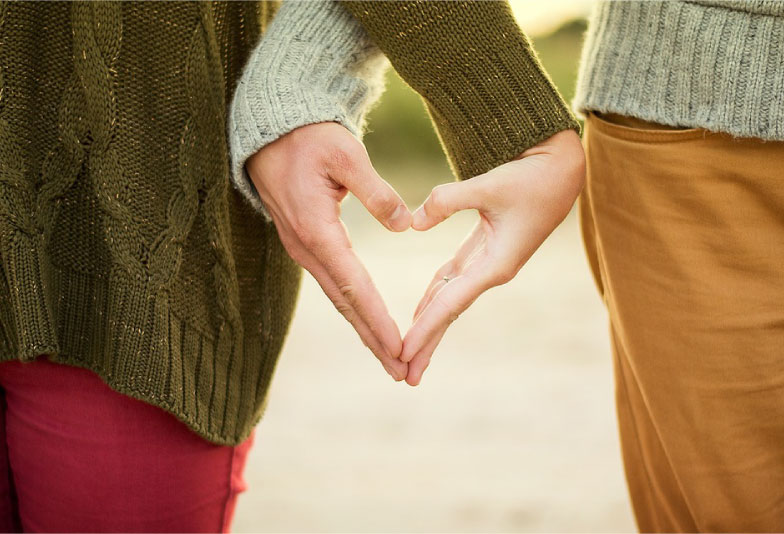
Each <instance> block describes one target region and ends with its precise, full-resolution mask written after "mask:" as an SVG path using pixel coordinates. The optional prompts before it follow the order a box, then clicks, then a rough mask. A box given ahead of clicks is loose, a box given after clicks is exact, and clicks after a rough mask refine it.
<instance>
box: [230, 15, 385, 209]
mask: <svg viewBox="0 0 784 534" xmlns="http://www.w3.org/2000/svg"><path fill="white" fill-rule="evenodd" d="M388 65H389V62H388V61H387V59H386V57H384V55H383V53H382V52H381V51H380V50H379V49H378V48H377V47H376V46H375V45H374V44H373V42H372V41H371V40H370V39H369V37H368V35H367V33H366V31H365V29H364V28H363V27H362V26H361V25H360V24H359V23H358V22H357V21H356V19H354V18H353V17H352V16H351V15H350V14H349V13H348V12H347V11H346V10H345V9H344V8H343V7H342V6H341V5H340V4H338V3H337V2H334V1H332V0H317V1H306V2H305V1H295V0H286V1H284V2H283V3H282V5H281V7H280V9H279V11H278V13H277V14H276V15H275V18H274V19H273V20H272V22H271V23H270V25H269V27H268V28H267V31H266V33H265V34H264V37H263V38H262V39H261V41H260V42H259V44H258V45H257V46H256V48H254V50H253V51H252V52H251V54H250V56H249V59H248V61H247V63H246V65H245V66H244V68H243V72H242V74H241V76H240V78H239V81H238V84H237V88H236V90H235V92H234V95H233V97H232V101H231V104H230V108H229V114H228V125H227V127H228V140H229V153H230V159H231V182H232V184H233V185H234V186H235V187H236V188H237V189H238V190H239V191H240V192H241V193H242V194H243V196H244V197H245V198H246V199H247V200H248V201H249V202H250V203H251V205H252V206H253V207H254V208H255V209H257V210H258V211H260V212H261V213H262V214H263V215H264V216H265V217H266V218H267V220H269V213H267V211H266V209H265V207H264V205H263V203H262V201H261V198H260V197H259V194H258V192H257V191H256V188H255V186H254V185H253V182H252V181H251V179H250V176H249V175H248V172H247V170H246V169H245V162H246V160H247V159H248V158H249V157H250V156H252V155H253V154H254V153H256V152H257V151H258V150H259V149H261V148H262V147H264V146H265V145H267V144H269V143H271V142H273V141H275V140H276V139H278V138H279V137H281V136H283V135H285V134H286V133H288V132H290V131H292V130H294V129H296V128H298V127H300V126H305V125H307V124H313V123H317V122H329V121H331V122H337V123H340V124H342V125H343V126H345V127H346V128H347V129H348V130H349V131H351V133H352V134H354V135H355V136H356V137H358V138H360V139H361V137H362V133H363V128H364V123H365V114H366V113H367V111H368V110H369V108H370V106H371V105H372V104H373V103H374V102H375V101H376V100H377V99H378V98H379V96H380V95H381V93H382V92H383V90H384V73H385V71H386V69H387V67H388Z"/></svg>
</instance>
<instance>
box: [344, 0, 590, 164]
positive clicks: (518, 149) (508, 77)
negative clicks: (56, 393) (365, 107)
mask: <svg viewBox="0 0 784 534" xmlns="http://www.w3.org/2000/svg"><path fill="white" fill-rule="evenodd" d="M341 3H342V5H343V6H344V7H345V8H346V9H347V10H348V11H350V12H351V13H352V14H353V15H354V16H356V17H357V19H358V20H359V21H360V22H361V23H362V25H363V26H364V27H365V28H366V29H367V31H368V33H369V34H370V37H371V38H372V39H373V41H374V42H376V43H377V44H378V46H379V48H381V50H382V51H383V52H384V53H385V54H386V56H387V57H388V58H389V60H390V62H391V63H392V66H393V67H394V68H395V70H396V71H397V72H398V73H399V74H400V76H401V77H402V78H403V79H404V80H405V81H406V82H407V83H408V84H409V85H410V86H411V87H412V88H413V89H414V90H415V91H416V92H418V93H419V94H420V95H421V96H422V98H423V99H424V102H425V105H426V108H427V111H428V113H429V114H430V117H431V119H432V120H433V123H434V125H435V127H436V131H437V133H438V136H439V139H440V141H441V144H442V145H443V147H444V148H445V150H446V154H447V157H448V160H449V163H450V165H451V167H452V170H453V171H454V172H455V174H456V175H457V177H458V178H459V179H466V178H470V177H472V176H475V175H478V174H482V173H484V172H487V171H489V170H491V169H493V168H495V167H497V166H498V165H501V164H503V163H506V162H508V161H510V160H511V159H513V158H514V157H516V156H518V155H519V154H521V153H522V152H524V151H525V150H526V149H528V148H530V147H532V146H534V145H536V144H538V143H539V142H541V141H544V140H545V139H547V138H548V137H551V136H552V135H553V134H555V133H557V132H559V131H561V130H567V129H570V128H573V129H575V130H577V131H579V125H578V123H577V122H576V120H575V118H574V116H573V115H572V114H571V112H570V110H569V108H568V106H567V105H566V103H565V102H564V101H563V99H562V98H561V96H560V94H559V93H558V91H557V90H556V89H555V86H554V85H553V83H552V81H551V80H550V78H549V76H548V75H547V73H546V72H545V71H544V70H543V68H542V66H541V64H540V62H539V60H538V58H537V56H536V53H535V52H534V50H533V48H532V47H531V44H530V42H529V40H528V39H527V38H526V36H525V35H524V34H523V32H522V31H521V30H520V27H519V26H518V25H517V23H516V22H515V19H514V16H513V15H512V12H511V8H510V7H509V3H508V2H505V1H503V2H500V1H495V0H489V1H482V2H476V1H459V2H455V1H438V2H433V1H426V0H424V1H423V0H419V1H408V0H405V1H396V2H383V1H382V2H376V1H374V0H368V1H354V0H349V1H344V2H341Z"/></svg>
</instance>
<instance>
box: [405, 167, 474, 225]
mask: <svg viewBox="0 0 784 534" xmlns="http://www.w3.org/2000/svg"><path fill="white" fill-rule="evenodd" d="M484 189H485V188H484V187H483V183H482V181H481V180H477V179H476V178H471V179H469V180H463V181H462V182H453V183H449V184H441V185H438V186H436V187H435V188H433V190H432V191H431V192H430V195H428V197H427V198H426V199H425V202H424V203H423V204H422V205H421V206H420V207H419V208H417V209H416V210H415V211H414V215H413V221H412V227H413V228H414V230H420V231H421V230H429V229H430V228H432V227H433V226H435V225H437V224H438V223H440V222H441V221H443V220H445V219H446V218H448V217H450V216H451V215H453V214H454V213H457V212H458V211H461V210H466V209H480V210H481V209H482V208H483V206H484V202H483V200H484Z"/></svg>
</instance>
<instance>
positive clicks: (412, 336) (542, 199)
mask: <svg viewBox="0 0 784 534" xmlns="http://www.w3.org/2000/svg"><path fill="white" fill-rule="evenodd" d="M584 180H585V155H584V152H583V148H582V145H581V144H580V138H579V136H578V135H577V133H576V132H575V131H574V130H565V131H562V132H559V133H557V134H555V135H553V136H552V137H550V138H549V139H547V140H546V141H544V142H542V143H540V144H538V145H536V146H534V147H532V148H530V149H528V150H526V151H525V152H523V153H522V154H521V155H520V156H518V158H516V159H515V160H513V161H510V162H509V163H505V164H504V165H500V166H498V167H496V168H495V169H493V170H491V171H489V172H487V173H485V174H482V175H479V176H475V177H473V178H471V179H469V180H465V181H462V182H455V183H450V184H443V185H439V186H437V187H436V188H435V189H433V191H432V192H431V193H430V196H429V197H428V198H427V200H425V203H424V204H423V205H422V206H421V207H419V209H417V210H416V211H415V212H414V216H413V227H414V229H415V230H428V229H430V228H432V227H433V226H435V225H436V224H438V223H440V222H441V221H443V220H444V219H446V218H447V217H449V216H450V215H452V214H453V213H456V212H457V211H460V210H465V209H476V210H479V222H478V223H477V225H476V227H475V228H474V230H473V231H472V232H471V234H470V235H469V236H468V238H467V239H466V240H465V241H464V242H463V244H462V245H461V246H460V248H459V250H458V251H457V254H455V256H454V257H453V258H452V259H451V260H449V261H448V262H447V263H446V264H444V265H443V266H442V267H441V268H440V269H439V270H438V271H437V272H436V275H435V276H434V277H433V280H432V281H431V282H430V285H429V286H428V288H427V290H426V291H425V295H424V297H423V298H422V300H421V301H420V302H419V305H418V306H417V309H416V311H415V312H414V323H413V325H412V326H411V328H410V330H409V331H408V333H407V334H406V337H405V339H404V340H403V353H402V354H401V357H400V359H401V360H402V361H404V362H409V366H408V375H407V377H406V382H407V383H408V384H410V385H412V386H415V385H417V384H419V382H420V380H421V379H422V373H424V371H425V369H426V368H427V366H428V365H429V364H430V358H431V356H432V354H433V351H434V350H435V348H436V346H437V345H438V343H439V342H440V341H441V338H442V337H443V336H444V333H445V332H446V330H447V328H448V327H449V325H450V324H451V323H452V322H453V321H454V320H455V319H457V317H458V316H459V315H460V314H461V313H463V311H465V310H466V308H468V306H470V305H471V303H473V302H474V301H475V300H476V299H477V297H479V295H481V294H482V293H483V292H484V291H486V290H487V289H489V288H491V287H494V286H498V285H501V284H505V283H506V282H508V281H510V280H511V279H512V278H514V277H515V275H516V274H517V273H518V271H519V270H520V269H521V268H522V266H523V265H524V264H525V262H526V261H528V259H529V258H530V257H531V255H532V254H533V253H534V251H535V250H536V249H537V248H539V245H541V244H542V242H543V241H544V240H545V238H546V237H547V236H548V235H549V234H550V232H552V231H553V230H554V229H555V228H556V226H558V224H560V222H561V221H562V220H563V219H564V218H565V217H566V215H567V214H568V213H569V210H570V209H571V207H572V204H573V203H574V201H575V199H576V198H577V195H578V194H579V193H580V190H581V189H582V187H583V183H584ZM444 277H447V279H448V281H446V279H445V278H444Z"/></svg>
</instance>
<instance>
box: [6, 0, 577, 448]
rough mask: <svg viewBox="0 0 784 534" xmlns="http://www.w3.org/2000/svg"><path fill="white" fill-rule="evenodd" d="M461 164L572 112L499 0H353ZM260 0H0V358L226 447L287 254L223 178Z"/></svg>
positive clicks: (252, 414) (260, 391) (278, 333)
mask: <svg viewBox="0 0 784 534" xmlns="http://www.w3.org/2000/svg"><path fill="white" fill-rule="evenodd" d="M345 6H346V8H347V9H348V10H349V11H351V12H352V13H353V14H354V15H356V16H357V17H358V19H359V20H360V22H361V23H362V24H363V26H364V27H365V28H366V29H367V31H368V33H369V34H370V35H371V37H372V38H373V39H374V40H375V42H376V43H377V44H378V46H379V47H380V48H381V49H382V50H383V51H384V52H385V53H386V54H387V55H388V56H389V58H390V61H391V62H392V64H393V66H394V67H395V68H396V69H397V70H398V71H399V72H400V74H401V75H402V76H403V78H404V79H405V80H406V81H408V82H409V83H410V84H411V85H412V86H413V87H414V88H415V89H416V90H417V91H419V92H420V93H421V94H422V95H423V97H424V98H425V100H426V102H427V105H428V109H429V111H430V112H431V114H432V116H433V118H434V122H435V124H436V126H437V127H438V131H439V135H440V136H441V139H442V140H443V142H444V146H445V147H446V149H447V151H448V154H449V157H450V161H451V162H452V163H453V165H454V167H455V169H456V171H457V172H458V174H459V176H460V177H461V178H467V177H470V176H471V175H474V174H477V173H479V172H483V171H486V170H489V169H490V168H492V167H494V166H496V165H498V164H501V163H503V162H505V161H507V160H508V159H510V158H511V157H513V156H515V155H517V154H519V153H520V152H522V151H524V150H525V149H526V148H528V147H529V146H531V145H533V144H535V143H536V142H538V141H540V140H542V139H545V138H546V137H549V136H550V135H552V134H553V133H555V132H557V131H559V130H563V129H566V128H573V127H575V126H576V125H575V123H574V120H573V118H572V117H571V115H569V112H568V111H567V108H566V106H565V105H564V103H563V102H562V101H561V99H560V97H559V96H558V94H557V93H556V92H555V90H554V89H553V87H552V85H551V84H550V82H549V81H548V80H547V78H546V76H545V75H544V74H543V73H542V72H541V70H540V68H539V66H538V63H537V61H536V59H535V57H534V56H533V54H532V52H531V51H530V48H529V46H528V44H527V42H526V40H525V38H524V37H523V36H522V35H521V34H520V31H519V30H518V28H517V27H516V25H515V24H514V21H513V19H512V17H511V14H510V12H509V8H508V5H507V4H505V3H499V2H476V3H474V2H459V3H453V2H443V3H442V2H436V3H422V2H392V3H386V2H382V3H374V2H347V3H346V4H345ZM275 9H276V5H275V4H271V3H266V2H112V1H109V2H76V3H65V2H54V3H43V2H41V3H39V2H9V3H2V4H0V360H10V359H19V360H22V361H29V360H32V359H34V358H35V357H36V356H37V355H39V354H49V355H50V358H51V359H52V360H53V361H56V362H60V363H63V364H67V365H75V366H80V367H84V368H87V369H91V370H93V371H94V372H96V373H97V374H98V375H100V376H101V378H102V379H103V380H104V381H105V382H106V383H107V384H108V385H109V386H110V387H112V388H113V389H115V390H116V391H119V392H121V393H124V394H127V395H130V396H132V397H135V398H138V399H141V400H143V401H145V402H149V403H151V404H153V405H156V406H159V407H161V408H163V409H165V410H167V411H168V412H170V413H172V414H174V415H175V416H176V417H178V418H179V419H180V420H182V421H183V422H184V423H186V424H187V425H188V426H189V427H190V428H191V429H193V431H195V432H197V433H198V434H199V435H201V436H203V437H204V438H206V439H208V440H210V441H212V442H215V443H219V444H229V445H235V444H238V443H240V442H241V441H243V440H244V439H245V438H246V437H247V436H248V435H249V433H250V431H251V430H252V428H253V427H254V425H255V424H256V423H257V422H258V421H259V419H260V418H261V416H262V413H263V411H264V406H265V403H266V399H267V391H268V387H269V383H270V380H271V378H272V375H273V372H274V369H275V365H276V362H277V361H278V356H279V353H280V349H281V346H282V343H283V340H284V337H285V335H286V332H287V329H288V325H289V322H290V320H291V316H292V313H293V308H294V302H295V299H296V294H297V288H298V283H299V279H300V275H301V270H300V268H299V267H298V266H296V265H295V264H294V262H293V261H292V260H291V259H290V258H289V257H288V255H287V254H286V252H285V251H284V249H283V247H282V246H281V244H280V241H279V240H278V237H277V233H276V232H275V229H274V227H273V226H272V225H271V224H268V223H267V222H265V219H264V218H263V216H262V215H261V214H260V213H259V212H258V211H256V210H254V209H253V208H252V206H251V205H250V204H248V203H247V202H245V201H244V200H243V197H242V195H241V193H240V192H238V191H237V190H236V189H235V188H232V187H231V186H230V184H229V173H230V167H229V165H230V161H229V154H228V149H227V140H226V127H225V126H226V123H227V120H226V119H227V108H228V104H229V102H230V101H231V96H232V94H233V91H234V89H235V85H236V82H237V79H238V77H239V75H240V73H241V71H242V68H243V65H244V64H245V62H246V61H247V59H248V57H249V56H250V52H251V51H252V49H253V48H254V46H255V45H256V44H257V43H258V41H259V39H260V38H261V35H262V33H263V31H264V28H265V26H266V24H267V23H268V21H269V20H270V19H271V18H272V16H273V14H274V11H275Z"/></svg>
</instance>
